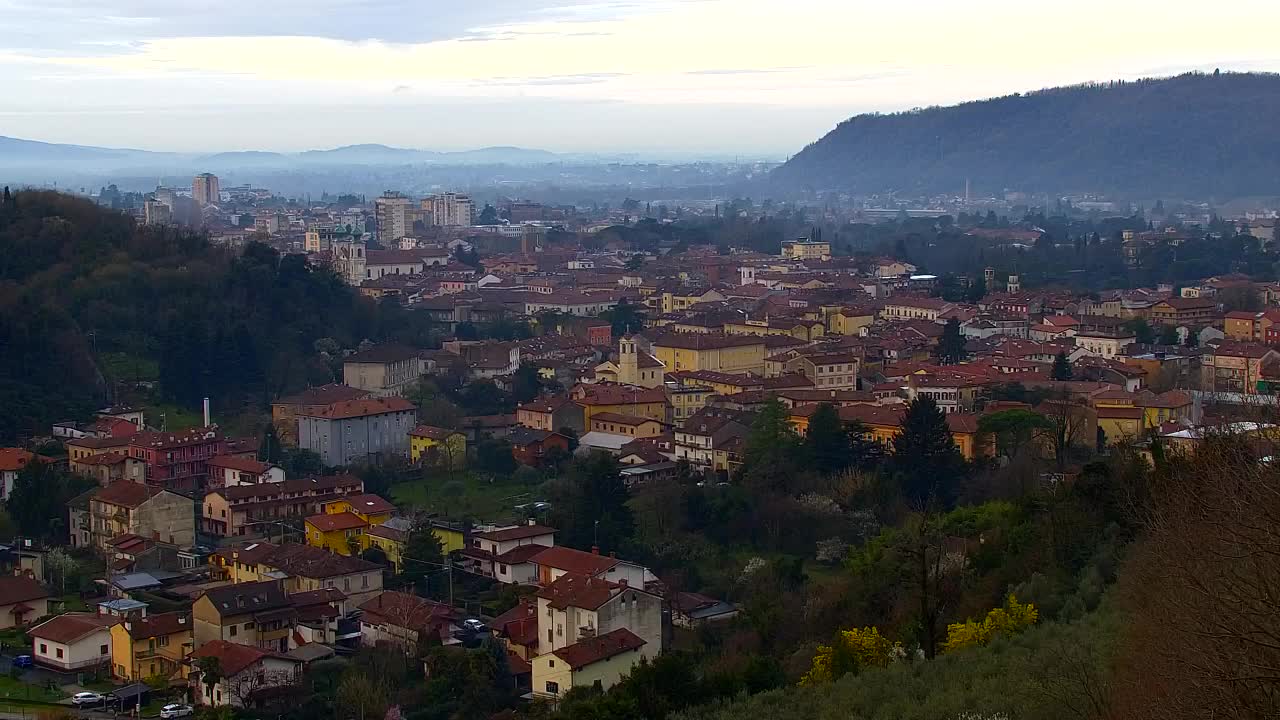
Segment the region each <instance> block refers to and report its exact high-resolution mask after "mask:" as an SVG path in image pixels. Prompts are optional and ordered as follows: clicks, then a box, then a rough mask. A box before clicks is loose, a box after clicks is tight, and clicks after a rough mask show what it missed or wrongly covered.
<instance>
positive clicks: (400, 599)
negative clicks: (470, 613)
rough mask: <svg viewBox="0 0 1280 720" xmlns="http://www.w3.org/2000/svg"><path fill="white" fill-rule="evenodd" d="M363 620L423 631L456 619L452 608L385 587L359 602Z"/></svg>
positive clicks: (456, 616)
mask: <svg viewBox="0 0 1280 720" xmlns="http://www.w3.org/2000/svg"><path fill="white" fill-rule="evenodd" d="M360 609H361V610H363V611H364V618H362V619H363V621H364V622H367V623H371V624H386V625H394V626H397V627H402V628H406V629H409V630H425V629H429V628H432V627H436V626H439V625H441V624H447V623H449V622H452V621H453V620H456V619H457V618H458V614H457V612H456V611H454V609H453V608H451V607H449V606H448V605H444V604H441V603H438V602H434V601H431V600H427V599H426V598H422V597H418V596H417V595H411V594H409V593H402V592H395V591H394V590H388V591H385V592H383V593H381V594H379V595H378V596H377V597H374V598H371V599H369V600H366V601H365V602H363V603H361V604H360Z"/></svg>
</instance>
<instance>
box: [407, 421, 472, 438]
mask: <svg viewBox="0 0 1280 720" xmlns="http://www.w3.org/2000/svg"><path fill="white" fill-rule="evenodd" d="M409 434H410V435H411V436H413V437H422V438H429V439H431V440H447V439H449V438H451V437H453V436H454V435H459V434H461V433H459V432H458V431H457V430H450V429H448V428H441V427H435V426H433V425H419V426H418V427H416V428H414V429H412V430H410V431H409Z"/></svg>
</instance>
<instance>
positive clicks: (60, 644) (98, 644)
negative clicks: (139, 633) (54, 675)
mask: <svg viewBox="0 0 1280 720" xmlns="http://www.w3.org/2000/svg"><path fill="white" fill-rule="evenodd" d="M119 622H122V620H121V619H120V618H118V617H114V616H111V615H96V614H94V613H82V612H71V613H64V614H62V615H58V616H56V617H53V618H50V619H49V620H46V621H45V622H42V623H40V624H39V625H37V626H35V627H33V628H31V629H30V630H28V631H27V634H28V635H29V636H30V637H31V657H32V658H33V659H34V660H35V661H36V662H37V663H39V664H41V665H45V666H47V667H51V668H54V669H56V670H61V671H64V672H70V671H73V670H85V669H90V668H94V667H98V666H101V667H104V668H110V667H111V626H112V625H115V624H116V623H119Z"/></svg>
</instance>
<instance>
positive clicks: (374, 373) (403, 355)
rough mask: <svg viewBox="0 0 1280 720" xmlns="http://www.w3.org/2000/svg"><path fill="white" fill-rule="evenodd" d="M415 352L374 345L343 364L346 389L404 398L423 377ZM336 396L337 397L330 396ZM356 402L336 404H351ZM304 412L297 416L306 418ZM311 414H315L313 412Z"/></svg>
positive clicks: (420, 364) (408, 349)
mask: <svg viewBox="0 0 1280 720" xmlns="http://www.w3.org/2000/svg"><path fill="white" fill-rule="evenodd" d="M421 367H422V363H421V361H420V360H418V352H417V351H416V350H414V349H412V348H408V347H404V346H403V345H375V346H373V347H371V348H369V349H367V350H362V351H360V352H358V353H355V354H354V355H348V356H347V358H346V359H345V360H343V361H342V378H343V382H345V383H346V384H347V386H348V387H351V388H355V389H356V390H364V391H366V392H368V393H369V394H371V395H374V396H377V397H387V396H391V395H394V396H400V395H404V393H405V391H406V390H408V389H409V388H410V387H411V386H412V385H413V384H414V383H416V382H418V379H419V378H421V377H422V369H421ZM332 394H336V393H332ZM356 399H359V398H348V399H346V400H336V401H334V403H331V404H336V403H338V402H351V401H353V400H356ZM306 412H307V411H306V410H303V411H301V412H299V413H298V414H300V415H301V414H305V413H306ZM310 412H312V413H314V412H315V410H314V409H312V410H311V411H310Z"/></svg>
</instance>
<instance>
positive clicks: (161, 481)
mask: <svg viewBox="0 0 1280 720" xmlns="http://www.w3.org/2000/svg"><path fill="white" fill-rule="evenodd" d="M128 449H129V456H130V457H134V458H137V459H139V460H141V461H142V462H144V463H145V464H146V480H147V483H148V484H149V485H156V486H159V487H163V488H165V489H167V490H173V491H175V492H181V493H191V494H194V493H197V492H199V491H201V490H203V488H204V486H205V483H207V482H208V479H209V459H210V458H213V457H215V456H218V455H222V454H224V452H225V451H226V438H225V437H223V435H222V434H221V433H219V432H218V429H217V428H216V427H201V428H192V429H190V430H184V431H181V432H171V433H170V432H153V431H143V432H140V433H137V434H135V435H132V436H130V437H129V445H128Z"/></svg>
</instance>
